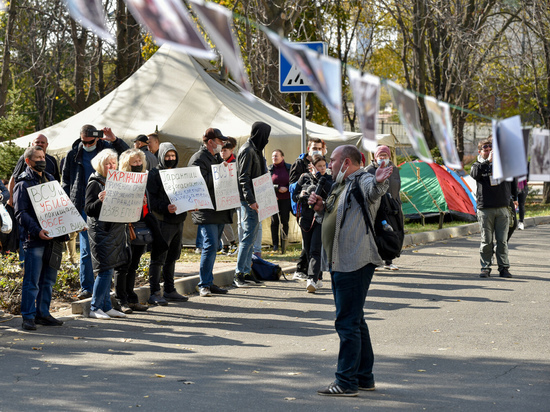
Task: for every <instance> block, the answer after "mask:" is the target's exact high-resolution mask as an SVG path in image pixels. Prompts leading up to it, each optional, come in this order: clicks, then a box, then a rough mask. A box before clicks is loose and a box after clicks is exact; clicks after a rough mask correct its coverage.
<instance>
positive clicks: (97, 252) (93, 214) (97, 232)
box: [84, 172, 131, 273]
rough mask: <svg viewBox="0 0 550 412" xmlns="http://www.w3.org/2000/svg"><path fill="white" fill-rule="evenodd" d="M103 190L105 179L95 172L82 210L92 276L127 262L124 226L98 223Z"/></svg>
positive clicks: (128, 254)
mask: <svg viewBox="0 0 550 412" xmlns="http://www.w3.org/2000/svg"><path fill="white" fill-rule="evenodd" d="M103 190H105V177H103V176H101V175H100V174H99V173H97V172H95V173H93V174H92V175H91V176H90V180H89V181H88V185H87V186H86V203H85V206H84V211H85V213H86V215H87V216H88V237H89V239H90V250H91V253H92V266H93V268H94V273H98V272H103V271H105V270H109V269H114V268H116V267H119V266H122V265H126V264H127V263H128V262H129V261H130V253H131V252H130V246H129V243H130V239H129V234H128V228H127V225H126V223H116V222H103V221H101V220H99V214H100V213H101V207H102V205H103V202H102V201H101V200H99V198H98V195H99V193H100V192H102V191H103Z"/></svg>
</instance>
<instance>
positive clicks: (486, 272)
mask: <svg viewBox="0 0 550 412" xmlns="http://www.w3.org/2000/svg"><path fill="white" fill-rule="evenodd" d="M489 276H491V269H490V268H483V269H481V273H480V274H479V277H480V278H488V277H489Z"/></svg>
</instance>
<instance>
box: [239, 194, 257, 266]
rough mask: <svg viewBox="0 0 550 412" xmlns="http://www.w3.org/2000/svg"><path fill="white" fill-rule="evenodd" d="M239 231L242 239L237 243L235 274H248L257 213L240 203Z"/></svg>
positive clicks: (254, 238) (246, 204) (245, 204)
mask: <svg viewBox="0 0 550 412" xmlns="http://www.w3.org/2000/svg"><path fill="white" fill-rule="evenodd" d="M240 218H241V230H242V238H241V243H239V255H238V256H237V268H236V269H235V272H236V273H250V269H251V267H252V253H253V248H254V241H255V240H256V234H257V232H258V224H259V220H258V212H256V211H255V210H254V209H252V208H251V207H250V206H248V203H246V202H243V201H241V213H240Z"/></svg>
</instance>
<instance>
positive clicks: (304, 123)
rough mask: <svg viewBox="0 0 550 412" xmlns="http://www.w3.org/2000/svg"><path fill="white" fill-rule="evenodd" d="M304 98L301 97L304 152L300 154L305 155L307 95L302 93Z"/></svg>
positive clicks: (302, 146)
mask: <svg viewBox="0 0 550 412" xmlns="http://www.w3.org/2000/svg"><path fill="white" fill-rule="evenodd" d="M300 94H301V95H302V96H301V100H302V145H301V148H302V151H301V152H300V153H305V152H306V147H307V145H306V141H307V137H306V136H307V129H306V94H305V93H300Z"/></svg>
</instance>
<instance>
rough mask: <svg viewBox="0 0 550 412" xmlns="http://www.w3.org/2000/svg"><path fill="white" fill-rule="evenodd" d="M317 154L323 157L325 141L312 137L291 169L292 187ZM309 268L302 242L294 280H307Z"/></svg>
mask: <svg viewBox="0 0 550 412" xmlns="http://www.w3.org/2000/svg"><path fill="white" fill-rule="evenodd" d="M325 148H326V145H325ZM316 154H318V155H321V156H323V141H322V140H321V139H319V138H316V137H310V138H308V141H307V152H306V153H302V154H301V155H300V156H299V157H298V159H296V161H295V162H294V163H293V164H292V167H291V168H290V176H289V183H290V185H292V184H293V183H296V182H297V181H298V179H299V178H300V176H302V175H303V174H304V173H308V172H309V165H310V163H311V159H312V157H313V156H314V155H316ZM308 266H309V262H308V260H307V251H306V250H305V249H304V247H303V242H302V252H301V253H300V258H299V259H298V263H297V264H296V272H294V276H293V277H292V279H295V280H304V281H305V280H307V279H308V277H307V271H308Z"/></svg>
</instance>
